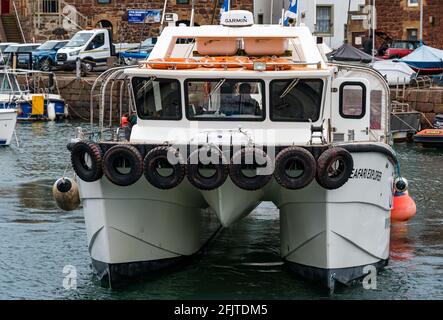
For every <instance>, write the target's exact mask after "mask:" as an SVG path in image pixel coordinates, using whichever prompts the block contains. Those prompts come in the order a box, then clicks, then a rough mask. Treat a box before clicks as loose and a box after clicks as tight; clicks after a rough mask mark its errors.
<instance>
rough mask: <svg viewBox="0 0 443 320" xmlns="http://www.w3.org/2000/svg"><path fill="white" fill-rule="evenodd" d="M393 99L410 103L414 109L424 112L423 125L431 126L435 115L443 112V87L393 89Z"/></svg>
mask: <svg viewBox="0 0 443 320" xmlns="http://www.w3.org/2000/svg"><path fill="white" fill-rule="evenodd" d="M391 99H392V100H397V101H400V102H405V103H408V104H409V105H410V106H411V107H412V108H413V109H414V110H417V111H419V112H421V113H422V114H423V116H422V126H423V127H424V128H427V127H430V125H429V122H431V123H433V122H434V120H435V115H437V114H440V113H441V114H443V88H432V89H407V90H406V91H404V97H403V93H402V92H401V91H398V92H397V91H396V90H395V89H394V90H391Z"/></svg>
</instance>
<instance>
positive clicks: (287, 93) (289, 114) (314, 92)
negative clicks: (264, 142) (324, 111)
mask: <svg viewBox="0 0 443 320" xmlns="http://www.w3.org/2000/svg"><path fill="white" fill-rule="evenodd" d="M270 92H271V97H270V100H271V120H272V121H290V122H308V121H309V120H312V121H314V122H315V121H317V120H318V119H319V118H320V110H321V104H322V97H323V80H321V79H286V80H274V81H272V82H271V85H270Z"/></svg>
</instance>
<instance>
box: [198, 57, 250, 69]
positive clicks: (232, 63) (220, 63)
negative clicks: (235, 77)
mask: <svg viewBox="0 0 443 320" xmlns="http://www.w3.org/2000/svg"><path fill="white" fill-rule="evenodd" d="M200 61H201V63H202V66H203V67H205V68H241V67H243V65H245V64H246V63H249V58H248V57H239V56H234V57H229V56H227V57H205V58H203V59H201V60H200Z"/></svg>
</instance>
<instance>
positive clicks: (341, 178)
mask: <svg viewBox="0 0 443 320" xmlns="http://www.w3.org/2000/svg"><path fill="white" fill-rule="evenodd" d="M334 165H338V168H334V167H333V166H334ZM353 170H354V159H353V158H352V155H351V153H350V152H349V151H347V150H346V149H344V148H340V147H336V148H331V149H328V150H326V151H325V152H323V153H322V155H321V156H320V157H319V158H318V161H317V175H316V180H317V183H318V184H319V185H320V186H322V187H323V188H325V189H327V190H336V189H339V188H341V187H342V186H344V185H345V184H346V183H347V182H348V180H349V178H350V177H351V174H352V171H353Z"/></svg>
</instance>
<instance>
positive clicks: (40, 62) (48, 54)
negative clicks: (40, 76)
mask: <svg viewBox="0 0 443 320" xmlns="http://www.w3.org/2000/svg"><path fill="white" fill-rule="evenodd" d="M68 42H69V40H49V41H46V42H45V43H43V44H42V45H41V46H40V47H38V48H37V49H36V50H35V51H33V52H32V60H33V63H34V69H38V70H42V71H50V70H51V69H52V68H54V67H55V66H56V65H57V63H56V55H57V51H58V50H59V49H61V48H63V47H64V46H65V45H66V44H67V43H68Z"/></svg>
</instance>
